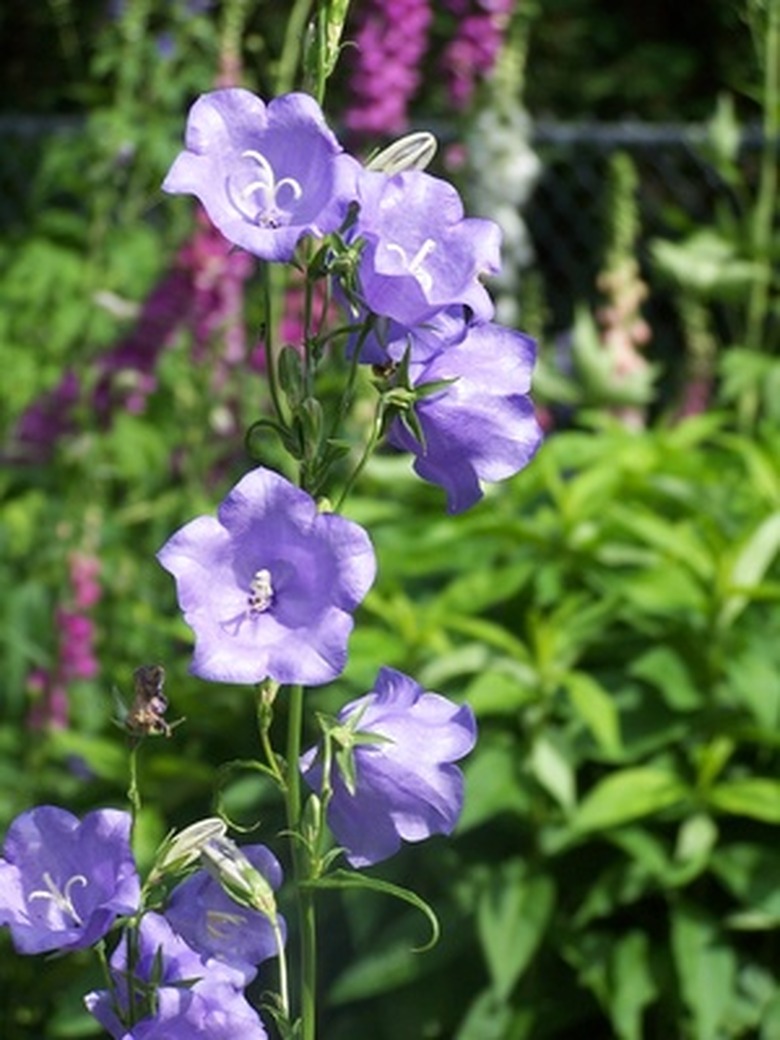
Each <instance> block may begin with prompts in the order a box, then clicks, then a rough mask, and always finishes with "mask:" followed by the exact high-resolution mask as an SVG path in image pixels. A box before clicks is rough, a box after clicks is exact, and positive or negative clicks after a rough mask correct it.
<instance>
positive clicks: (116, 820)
mask: <svg viewBox="0 0 780 1040" xmlns="http://www.w3.org/2000/svg"><path fill="white" fill-rule="evenodd" d="M3 853H4V856H3V858H2V859H0V925H7V926H8V927H9V928H10V930H11V936H12V938H13V941H14V945H15V947H16V949H17V950H18V951H19V953H42V952H44V951H46V950H73V949H79V948H81V947H85V946H91V945H92V944H93V943H95V942H97V940H98V939H100V938H101V937H102V936H104V935H105V934H106V932H108V930H109V929H110V928H111V926H112V924H113V923H114V921H115V920H116V918H117V917H118V916H120V915H125V914H132V913H135V911H136V910H137V909H138V902H139V898H140V883H139V880H138V874H137V872H136V867H135V862H134V861H133V854H132V851H131V849H130V815H129V813H126V812H121V811H119V810H118V809H98V810H96V811H94V812H91V813H87V815H86V816H85V817H84V818H83V820H79V818H78V817H77V816H74V815H73V814H72V813H69V812H67V811H66V810H65V809H60V808H58V807H57V806H54V805H40V806H38V807H36V808H35V809H30V810H29V811H27V812H24V813H22V814H21V815H20V816H17V817H16V819H15V820H14V821H13V823H12V824H11V826H10V827H9V829H8V833H7V835H6V838H5V844H4V847H3Z"/></svg>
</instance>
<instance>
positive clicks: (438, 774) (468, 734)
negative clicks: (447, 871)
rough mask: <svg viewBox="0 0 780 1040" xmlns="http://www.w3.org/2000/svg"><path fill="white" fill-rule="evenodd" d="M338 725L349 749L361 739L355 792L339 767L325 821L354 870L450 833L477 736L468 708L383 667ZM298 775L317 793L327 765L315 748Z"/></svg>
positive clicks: (356, 746) (355, 753) (355, 748)
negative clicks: (404, 845) (408, 844)
mask: <svg viewBox="0 0 780 1040" xmlns="http://www.w3.org/2000/svg"><path fill="white" fill-rule="evenodd" d="M338 722H339V723H340V724H341V728H342V731H343V732H342V739H343V741H344V742H345V743H346V744H347V745H349V743H350V739H351V738H355V737H357V739H355V741H354V744H352V755H353V764H354V793H353V792H351V791H350V789H349V786H348V784H347V783H346V782H345V779H344V777H343V776H342V774H341V772H340V770H339V769H338V768H334V769H333V772H332V775H331V784H332V787H333V795H332V797H331V799H330V802H329V803H328V810H327V816H328V825H329V826H330V829H331V830H332V832H333V834H334V836H335V838H336V840H337V842H338V843H339V844H340V845H342V846H343V847H344V849H345V850H346V855H347V859H348V860H349V862H350V863H351V864H352V866H354V867H365V866H369V865H371V864H372V863H378V862H379V861H380V860H383V859H387V857H388V856H392V855H393V853H395V852H397V851H398V849H399V848H400V845H401V840H402V839H403V840H404V841H412V842H413V841H422V840H423V839H425V838H428V837H430V835H432V834H449V833H450V832H451V831H452V829H453V827H454V826H455V824H456V822H457V820H458V817H459V816H460V812H461V808H462V806H463V775H462V773H461V771H460V769H459V768H458V767H457V766H455V765H453V763H454V762H456V761H457V760H458V759H460V758H462V757H463V756H464V755H466V754H468V752H469V751H470V750H471V749H472V747H473V746H474V741H475V739H476V723H475V721H474V714H473V712H472V710H471V708H470V707H468V705H457V704H453V703H452V702H451V701H448V700H447V699H446V697H442V696H441V695H440V694H438V693H426V692H425V691H423V689H422V687H421V686H419V685H418V683H416V682H415V681H414V680H413V679H410V678H409V676H407V675H404V674H402V673H401V672H398V671H396V670H395V669H393V668H381V669H380V671H379V674H378V675H377V678H376V682H375V684H374V689H373V690H372V692H370V693H368V694H366V695H365V696H364V697H361V698H360V699H359V700H357V701H353V702H352V703H351V704H348V705H347V706H346V707H345V708H344V709H343V710H342V712H341V713H340V715H339V717H338ZM367 734H368V735H369V736H367ZM371 736H374V737H375V738H376V739H375V740H374V741H372V740H371ZM301 770H302V772H303V775H304V777H305V779H306V782H307V783H308V784H309V786H310V787H311V788H312V789H314V790H319V788H320V785H321V783H322V761H321V759H320V758H319V757H318V756H317V749H316V748H312V749H311V750H310V751H308V752H307V753H306V754H305V755H304V756H303V757H302V758H301Z"/></svg>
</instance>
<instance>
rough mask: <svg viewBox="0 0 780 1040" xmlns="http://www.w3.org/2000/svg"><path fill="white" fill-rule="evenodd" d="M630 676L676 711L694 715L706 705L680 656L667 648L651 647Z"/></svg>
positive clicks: (633, 666) (641, 657)
mask: <svg viewBox="0 0 780 1040" xmlns="http://www.w3.org/2000/svg"><path fill="white" fill-rule="evenodd" d="M628 671H629V674H630V675H633V676H635V677H636V678H638V679H644V681H645V682H647V683H649V684H650V685H651V686H654V687H655V688H656V689H657V690H659V692H660V693H661V695H662V696H663V699H664V700H665V701H666V703H667V704H668V705H669V707H670V708H671V709H672V710H673V711H693V710H694V709H695V708H700V707H701V706H702V703H703V697H702V693H701V691H700V690H699V688H698V687H697V686H696V685H695V683H694V682H693V680H692V678H691V675H690V672H689V671H688V669H687V667H686V665H685V662H684V661H683V660H682V658H681V657H680V655H679V654H678V653H676V652H675V651H674V650H672V649H671V648H670V647H668V646H652V647H651V648H650V649H649V650H648V651H646V653H644V654H641V655H640V656H639V657H637V658H636V659H635V660H634V661H632V662H631V664H630V666H629V669H628Z"/></svg>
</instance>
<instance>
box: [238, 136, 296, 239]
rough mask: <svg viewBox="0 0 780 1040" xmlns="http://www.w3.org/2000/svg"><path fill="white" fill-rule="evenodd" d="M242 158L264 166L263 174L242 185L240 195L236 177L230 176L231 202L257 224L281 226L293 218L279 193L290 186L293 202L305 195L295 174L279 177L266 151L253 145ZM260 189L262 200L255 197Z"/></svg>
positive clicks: (243, 215)
mask: <svg viewBox="0 0 780 1040" xmlns="http://www.w3.org/2000/svg"><path fill="white" fill-rule="evenodd" d="M241 158H242V159H251V161H252V162H254V163H257V165H258V166H259V167H260V171H259V172H260V176H259V177H258V178H257V179H256V180H253V181H250V183H249V184H247V185H246V187H244V188H241V190H240V191H239V192H238V194H237V195H236V193H235V191H234V190H233V189H234V185H233V183H232V181H233V179H232V178H228V182H227V189H228V195H229V196H230V201H231V202H232V203H233V205H234V206H235V208H236V209H237V210H238V212H239V213H240V214H241V216H242V217H246V219H247V220H249V221H251V222H252V223H253V224H258V225H259V226H260V227H270V228H277V227H280V226H281V224H282V223H283V222H284V221H283V219H282V218H285V217H289V215H290V210H289V208H288V209H285V207H284V206H283V205H281V203H280V202H279V196H280V194H281V193H282V191H283V190H284V189H285V188H287V189H289V191H290V192H291V193H292V201H293V203H295V202H297V201H298V199H300V198H301V196H302V195H303V188H302V187H301V185H300V182H299V181H297V180H296V179H295V178H294V177H282V178H281V179H280V180H277V179H276V174H275V173H274V169H273V166H271V164H270V162H269V161H268V159H267V158H266V157H265V156H264V155H263V153H262V152H258V151H256V150H255V149H253V148H250V149H248V150H247V151H245V152H242V153H241ZM258 192H259V194H260V197H259V199H255V200H253V199H252V196H253V195H256V194H257V193H258Z"/></svg>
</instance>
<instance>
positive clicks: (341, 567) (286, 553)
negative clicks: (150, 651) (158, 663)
mask: <svg viewBox="0 0 780 1040" xmlns="http://www.w3.org/2000/svg"><path fill="white" fill-rule="evenodd" d="M157 558H158V559H159V561H160V563H161V564H162V566H163V567H164V568H165V569H166V570H167V571H170V573H171V574H173V576H174V577H175V579H176V585H177V591H178V597H179V605H180V607H181V609H182V610H183V612H184V618H185V620H186V622H187V624H188V625H190V627H191V628H192V629H194V631H195V653H194V656H193V660H192V665H191V671H192V672H193V673H194V674H195V675H199V676H200V677H201V678H202V679H210V680H213V681H215V682H230V683H247V684H252V683H257V682H260V681H261V680H262V679H265V678H270V679H273V680H275V681H276V682H279V683H302V684H303V685H305V686H317V685H320V684H322V683H327V682H330V681H331V680H332V679H335V678H336V677H337V676H338V675H339V674H340V673H341V672H342V671H343V669H344V666H345V665H346V661H347V641H348V639H349V634H350V632H351V631H352V624H353V622H352V616H351V612H352V611H354V610H355V608H356V607H357V605H358V604H359V603H360V601H361V600H362V599H363V597H364V596H365V594H366V593H367V592H368V590H369V588H370V587H371V584H372V582H373V580H374V575H375V573H376V560H375V557H374V550H373V547H372V545H371V541H370V539H369V537H368V535H367V534H366V532H365V531H364V530H363V528H362V527H360V526H359V525H358V524H355V523H353V522H352V521H350V520H346V519H345V518H344V517H342V516H336V515H334V514H330V513H320V512H318V511H317V505H316V503H315V501H314V499H313V498H311V496H310V495H308V494H307V493H306V492H305V491H302V490H301V489H300V488H297V487H295V486H294V485H293V484H291V483H290V482H289V481H287V480H285V479H284V477H281V476H280V475H279V474H278V473H274V472H273V471H272V470H268V469H264V468H262V467H260V468H258V469H255V470H252V471H251V472H250V473H248V474H247V475H246V476H245V477H243V478H242V479H241V480H240V481H239V483H238V484H237V485H236V486H235V487H234V488H233V490H232V491H231V492H230V493H229V494H228V496H227V498H226V499H225V500H224V502H223V503H222V504H221V506H220V507H219V510H218V513H217V517H216V518H215V517H211V516H201V517H198V518H197V519H195V520H192V521H191V522H190V523H188V524H186V525H185V526H184V527H182V528H181V529H180V530H179V531H177V532H176V534H174V535H173V536H172V537H171V538H170V539H169V540H168V541H167V542H166V544H165V545H164V546H163V547H162V549H161V550H160V552H159V553H158V554H157Z"/></svg>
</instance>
